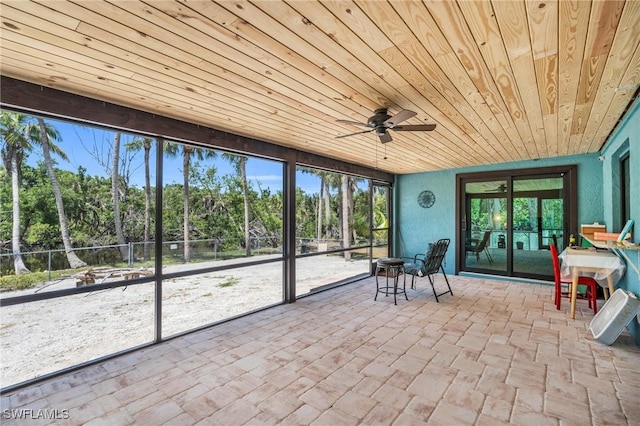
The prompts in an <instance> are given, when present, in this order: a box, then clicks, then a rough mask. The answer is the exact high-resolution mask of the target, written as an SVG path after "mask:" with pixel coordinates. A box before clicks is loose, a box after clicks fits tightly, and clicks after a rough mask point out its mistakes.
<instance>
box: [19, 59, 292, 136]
mask: <svg viewBox="0 0 640 426" xmlns="http://www.w3.org/2000/svg"><path fill="white" fill-rule="evenodd" d="M16 57H17V55H16ZM9 61H11V62H9V63H13V62H12V61H13V58H12V59H11V60H9ZM18 63H20V62H18ZM31 64H37V60H36V59H33V60H32V61H31V62H30V63H29V65H26V67H27V68H32V65H31ZM14 68H16V69H20V67H19V66H17V65H16V66H14ZM41 69H43V68H42V66H41V65H40V66H38V67H37V68H32V72H34V73H35V72H37V71H39V70H41ZM11 75H12V76H15V77H16V78H22V79H24V76H21V75H19V73H16V72H13V73H11ZM67 75H68V74H67ZM65 81H66V79H65ZM83 81H84V82H85V83H83ZM32 82H33V83H35V84H43V85H47V86H49V87H54V88H56V89H61V87H60V86H61V84H58V82H57V78H55V76H54V77H51V76H50V75H45V74H43V76H42V77H41V78H40V79H39V80H38V81H32ZM75 83H76V86H82V87H84V88H85V89H84V90H86V92H82V93H91V94H93V96H95V97H97V98H98V99H101V100H104V101H108V102H111V103H115V104H119V105H123V106H127V107H135V108H139V109H142V106H144V105H147V104H146V103H144V102H134V98H132V97H131V94H134V95H136V94H137V96H138V98H139V99H145V100H154V101H155V102H156V104H157V106H156V107H155V108H151V109H150V108H149V107H148V106H147V107H146V108H145V109H144V110H145V111H147V112H150V113H154V114H158V115H165V116H169V117H171V118H176V119H180V120H182V119H184V116H185V114H178V113H179V112H180V110H181V109H180V105H186V104H187V103H186V102H182V103H178V104H168V103H166V102H164V101H166V97H164V96H163V95H162V94H160V95H156V96H150V94H151V95H153V93H151V92H148V91H138V90H136V89H137V86H135V85H134V86H130V85H126V84H124V83H121V82H118V81H115V80H113V81H111V82H110V85H109V90H108V91H105V88H104V86H100V85H97V83H95V82H94V81H93V80H83V79H81V77H80V76H79V77H77V78H76V79H75ZM67 91H68V89H67ZM111 92H117V93H118V94H119V95H120V96H122V98H118V97H113V96H112V95H111ZM104 93H109V95H108V96H103V94H104ZM125 94H128V95H129V96H127V98H126V99H129V102H122V99H125V98H124V95H125ZM162 102H164V104H163V103H162ZM167 111H175V113H167ZM187 112H188V113H189V115H188V116H189V117H190V119H191V121H194V120H195V122H196V123H198V124H201V125H205V126H208V127H213V126H212V125H211V120H210V119H209V120H206V117H210V116H209V115H201V114H199V113H198V112H197V111H193V110H188V111H187ZM198 117H200V118H198ZM225 120H226V117H221V118H220V119H219V123H221V124H216V125H215V126H216V127H217V129H216V130H220V131H224V132H228V130H227V129H226V128H225V126H224V121H225ZM269 127H272V126H267V125H265V124H264V123H263V122H262V121H260V123H259V124H255V125H250V126H249V125H245V127H244V130H243V131H239V130H238V128H237V127H234V132H235V133H242V134H243V135H250V136H252V137H254V138H256V139H261V138H262V139H263V140H264V134H267V135H270V136H271V137H273V138H277V137H278V136H279V135H280V134H281V133H287V132H283V130H282V129H280V128H278V129H275V130H274V131H266V132H265V130H268V128H269ZM256 135H263V136H258V137H256ZM265 141H266V140H265ZM279 144H280V145H282V143H279Z"/></svg>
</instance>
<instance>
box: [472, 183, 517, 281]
mask: <svg viewBox="0 0 640 426" xmlns="http://www.w3.org/2000/svg"><path fill="white" fill-rule="evenodd" d="M506 193H507V181H505V180H496V181H485V182H467V183H466V184H465V205H466V209H465V210H466V213H465V217H466V221H465V225H466V228H465V230H464V236H465V239H464V245H465V255H464V258H463V259H462V262H463V267H464V269H465V270H474V271H491V272H496V271H502V272H506V270H507V259H506V255H507V238H508V237H509V235H508V233H507V223H508V217H507V211H508V210H507V198H506Z"/></svg>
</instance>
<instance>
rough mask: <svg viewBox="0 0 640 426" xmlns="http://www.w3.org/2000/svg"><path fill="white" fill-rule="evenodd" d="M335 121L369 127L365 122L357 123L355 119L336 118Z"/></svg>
mask: <svg viewBox="0 0 640 426" xmlns="http://www.w3.org/2000/svg"><path fill="white" fill-rule="evenodd" d="M336 123H343V124H351V125H353V126H360V127H369V126H367V123H359V122H357V121H351V120H336Z"/></svg>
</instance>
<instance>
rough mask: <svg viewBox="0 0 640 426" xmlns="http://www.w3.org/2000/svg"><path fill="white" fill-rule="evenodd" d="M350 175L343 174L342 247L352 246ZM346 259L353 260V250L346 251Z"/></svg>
mask: <svg viewBox="0 0 640 426" xmlns="http://www.w3.org/2000/svg"><path fill="white" fill-rule="evenodd" d="M349 193H350V185H349V176H346V175H344V176H342V247H343V248H345V249H348V248H351V229H350V228H351V226H350V221H349V210H350V209H349ZM344 260H351V252H350V251H345V252H344Z"/></svg>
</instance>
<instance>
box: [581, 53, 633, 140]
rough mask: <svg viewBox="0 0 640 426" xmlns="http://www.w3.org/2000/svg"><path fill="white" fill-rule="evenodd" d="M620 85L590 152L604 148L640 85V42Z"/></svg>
mask: <svg viewBox="0 0 640 426" xmlns="http://www.w3.org/2000/svg"><path fill="white" fill-rule="evenodd" d="M619 85H620V86H619V87H620V89H616V90H615V91H614V94H613V97H612V99H611V101H610V102H609V106H608V109H607V112H606V114H605V115H604V117H603V118H602V120H601V122H600V125H599V127H598V130H597V131H596V134H595V136H594V138H593V140H592V142H591V143H590V144H589V147H588V148H587V150H588V152H595V151H598V150H600V149H602V146H603V145H604V144H605V143H606V139H607V137H608V136H609V134H610V133H611V132H612V131H613V130H614V127H615V126H616V124H617V123H618V122H619V121H620V116H621V114H622V113H623V112H624V111H625V110H626V108H627V106H628V105H629V103H630V102H632V101H633V99H634V98H633V96H634V94H635V93H636V91H637V90H638V87H639V86H640V44H638V45H636V50H635V53H634V55H633V57H632V58H631V60H630V61H629V65H628V66H627V69H626V71H625V73H624V75H623V76H622V78H621V79H620V82H619Z"/></svg>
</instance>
